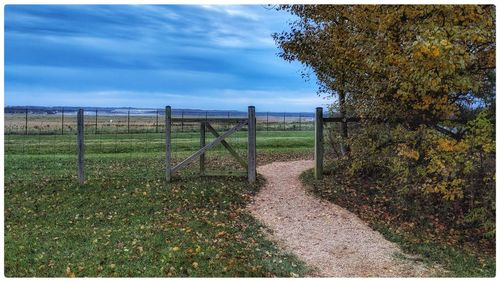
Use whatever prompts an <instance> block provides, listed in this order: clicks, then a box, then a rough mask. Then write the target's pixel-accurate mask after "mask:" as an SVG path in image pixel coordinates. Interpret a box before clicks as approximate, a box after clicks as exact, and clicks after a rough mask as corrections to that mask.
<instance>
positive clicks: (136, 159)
mask: <svg viewBox="0 0 500 282" xmlns="http://www.w3.org/2000/svg"><path fill="white" fill-rule="evenodd" d="M247 115H248V114H247V112H236V111H227V112H222V111H188V110H177V109H173V112H172V118H174V119H175V121H174V122H173V124H172V153H173V154H172V165H175V164H176V163H178V162H179V161H181V160H182V159H184V158H186V157H187V156H189V155H191V154H193V153H194V152H196V151H197V150H198V149H199V148H200V146H201V144H200V142H201V141H200V122H192V121H190V120H189V119H190V118H200V117H204V118H205V119H206V120H210V119H217V121H212V122H210V125H211V127H212V128H213V130H214V131H215V132H216V133H218V134H222V133H223V132H225V131H227V130H228V129H229V128H231V127H233V126H234V125H235V122H234V121H232V120H231V118H246V117H247ZM84 116H85V118H84V131H85V136H84V138H85V142H84V150H85V167H86V168H87V169H86V170H85V174H86V175H85V179H86V181H87V182H89V183H92V182H94V181H110V180H118V181H119V180H120V179H138V180H139V179H140V180H148V181H149V180H155V181H156V180H162V179H164V175H165V171H164V169H165V110H164V109H148V110H135V109H118V110H117V109H114V110H103V109H95V108H94V109H91V108H86V109H84ZM4 121H5V122H4V124H5V128H4V132H5V136H4V137H5V143H4V148H5V162H6V169H5V175H6V179H5V181H6V184H8V183H9V181H22V179H31V181H32V180H33V179H39V180H40V181H43V180H44V179H50V180H51V181H71V182H72V183H73V182H74V181H76V182H77V174H76V171H77V162H76V156H77V146H76V134H77V108H71V109H62V108H61V109H59V110H51V111H40V110H32V109H17V110H16V111H14V112H12V111H7V110H6V111H5V119H4ZM256 121H257V126H256V129H257V132H259V131H260V132H261V134H263V135H265V134H268V135H271V134H274V132H276V134H278V135H281V133H279V131H304V133H306V132H305V131H311V132H312V131H313V130H314V115H313V113H275V112H257V113H256ZM245 130H246V129H245V128H243V130H242V131H239V132H236V133H234V134H233V135H231V136H230V137H228V138H227V139H226V141H227V142H228V143H229V144H231V146H232V148H233V149H234V151H235V152H236V153H237V154H238V155H239V156H241V158H242V159H246V158H247V156H246V154H247V149H248V148H247V137H246V132H245ZM263 132H269V133H263ZM258 134H259V133H257V135H258ZM311 134H312V133H311ZM205 137H206V139H205V142H206V143H207V144H208V143H210V142H211V141H212V140H214V139H215V138H216V135H215V134H213V133H212V132H211V131H209V130H207V131H206V132H205ZM263 142H267V141H263ZM205 165H206V168H205V169H206V174H207V175H212V174H215V175H236V176H239V175H244V174H245V173H246V169H245V168H244V167H243V166H242V165H241V164H240V163H239V162H238V161H237V160H236V159H235V158H233V156H231V153H230V152H228V151H227V149H226V148H225V147H224V145H223V144H219V145H217V146H215V147H214V148H212V149H210V150H209V151H207V152H206V154H205ZM197 173H199V163H198V162H194V163H193V164H191V165H190V166H189V167H188V169H186V170H182V173H181V174H182V175H190V174H197ZM182 175H180V176H181V177H182Z"/></svg>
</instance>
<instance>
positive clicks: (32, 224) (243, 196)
mask: <svg viewBox="0 0 500 282" xmlns="http://www.w3.org/2000/svg"><path fill="white" fill-rule="evenodd" d="M174 138H175V139H174V141H173V142H172V143H173V145H174V148H175V149H176V151H175V154H174V162H177V161H179V160H180V159H181V158H182V157H185V156H187V155H189V154H190V153H192V152H194V151H195V150H196V148H197V147H198V144H199V143H198V142H199V140H198V139H197V138H198V135H197V134H189V133H183V134H176V135H175V136H174ZM312 138H313V134H312V132H281V133H280V132H269V133H266V132H262V133H261V132H259V134H258V139H257V144H258V148H257V150H258V152H259V162H260V163H265V162H268V161H272V160H286V159H291V158H302V157H304V156H308V155H310V154H311V150H312V146H313V142H312V140H313V139H312ZM74 141H75V136H74V135H68V136H66V135H64V136H60V135H59V136H58V135H53V136H50V135H46V136H44V135H41V136H14V135H12V136H6V141H5V152H6V154H5V160H4V161H5V189H4V195H5V199H4V204H5V210H4V214H5V226H4V234H5V237H4V239H5V245H4V253H5V257H4V261H5V262H4V267H5V269H4V272H5V275H6V276H8V277H31V276H36V277H53V276H55V277H61V276H63V277H64V276H73V275H74V276H91V277H93V276H105V277H109V276H111V277H114V276H119V277H124V276H136V277H137V276H140V277H158V276H167V277H168V276H174V277H179V276H180V277H183V276H210V277H212V276H217V277H218V276H223V277H225V276H229V277H234V276H257V277H261V276H284V277H289V276H294V275H295V274H298V275H304V274H306V273H307V272H308V271H309V270H308V269H307V268H306V267H305V265H304V264H303V263H302V262H300V261H298V260H297V259H296V258H295V257H293V256H291V255H290V254H287V253H284V252H283V251H282V250H280V249H278V248H277V247H276V246H275V244H274V243H273V242H271V241H269V240H268V239H267V238H266V237H265V236H264V233H265V232H264V231H263V227H262V226H261V225H260V224H259V223H258V222H256V221H255V220H254V219H253V218H252V217H251V216H250V215H249V214H248V213H247V212H246V211H245V209H244V207H245V205H246V204H247V203H248V201H250V200H251V197H252V195H253V194H255V193H256V192H257V191H258V189H259V187H260V186H261V185H262V180H261V179H259V180H258V182H257V184H256V185H250V184H248V183H247V182H246V179H245V177H221V176H218V177H212V176H211V177H208V176H199V175H198V172H197V166H196V164H194V165H192V166H190V167H189V168H188V169H187V170H183V171H182V172H181V173H179V174H177V175H174V181H173V182H172V183H170V184H169V183H165V181H164V180H163V179H164V172H163V169H164V164H163V162H164V151H163V148H164V144H163V143H162V134H148V135H147V136H145V135H143V134H116V135H115V134H103V135H91V134H88V135H87V136H86V148H85V149H86V160H85V161H86V163H85V164H86V184H85V185H84V186H79V185H78V184H77V178H76V155H75V148H74V147H75V144H74ZM228 142H229V143H230V144H232V145H233V146H234V147H235V148H236V150H237V151H238V152H239V153H240V154H242V155H243V156H244V155H245V151H246V145H245V139H244V133H238V134H237V135H236V136H234V137H232V139H230V140H228ZM146 144H147V147H146ZM207 165H208V169H209V170H211V171H215V172H216V173H219V172H221V171H225V172H244V170H242V169H240V168H238V167H237V164H236V162H234V161H233V160H231V159H230V158H229V155H228V154H227V153H226V152H225V151H224V150H223V148H221V147H220V146H218V147H217V148H215V150H214V151H211V152H209V153H208V154H207Z"/></svg>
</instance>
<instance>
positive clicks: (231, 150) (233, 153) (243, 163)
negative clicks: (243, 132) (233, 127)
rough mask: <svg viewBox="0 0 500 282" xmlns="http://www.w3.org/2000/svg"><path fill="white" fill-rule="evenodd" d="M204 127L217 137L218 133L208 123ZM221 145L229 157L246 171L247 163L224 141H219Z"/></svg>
mask: <svg viewBox="0 0 500 282" xmlns="http://www.w3.org/2000/svg"><path fill="white" fill-rule="evenodd" d="M205 125H206V127H207V129H208V130H209V131H210V132H211V133H212V134H213V135H214V136H215V137H219V136H220V135H219V133H217V131H216V130H215V129H214V128H213V127H212V126H211V125H210V123H208V122H205ZM220 142H221V144H222V145H224V147H225V148H226V149H227V150H228V151H229V153H231V155H232V156H233V157H234V158H235V159H236V161H238V163H239V164H240V165H241V166H242V167H243V168H244V169H247V162H245V161H244V160H243V159H242V158H241V157H240V155H238V153H236V151H235V150H234V149H233V147H231V145H229V143H227V142H226V140H224V139H223V140H221V141H220Z"/></svg>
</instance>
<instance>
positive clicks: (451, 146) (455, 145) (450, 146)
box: [437, 138, 467, 152]
mask: <svg viewBox="0 0 500 282" xmlns="http://www.w3.org/2000/svg"><path fill="white" fill-rule="evenodd" d="M437 143H438V149H439V150H440V151H443V152H463V151H465V150H466V149H467V146H466V145H465V144H464V143H463V142H457V141H455V140H452V139H449V138H440V139H438V140H437Z"/></svg>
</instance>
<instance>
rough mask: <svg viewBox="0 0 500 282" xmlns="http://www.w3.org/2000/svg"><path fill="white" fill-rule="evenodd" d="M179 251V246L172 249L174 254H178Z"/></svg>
mask: <svg viewBox="0 0 500 282" xmlns="http://www.w3.org/2000/svg"><path fill="white" fill-rule="evenodd" d="M179 250H180V248H179V247H177V246H176V247H173V248H172V252H178V251H179Z"/></svg>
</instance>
